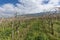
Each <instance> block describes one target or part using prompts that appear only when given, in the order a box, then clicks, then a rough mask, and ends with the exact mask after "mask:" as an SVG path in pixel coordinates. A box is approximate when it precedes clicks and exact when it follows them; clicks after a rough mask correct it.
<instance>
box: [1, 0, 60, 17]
mask: <svg viewBox="0 0 60 40" xmlns="http://www.w3.org/2000/svg"><path fill="white" fill-rule="evenodd" d="M55 7H60V0H0V16H12V15H13V14H14V13H16V12H18V14H28V13H30V14H31V13H40V12H43V11H51V10H53V11H54V9H55Z"/></svg>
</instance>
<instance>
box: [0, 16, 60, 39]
mask: <svg viewBox="0 0 60 40" xmlns="http://www.w3.org/2000/svg"><path fill="white" fill-rule="evenodd" d="M0 40H60V19H54V18H43V17H36V18H30V19H29V18H27V19H25V18H24V19H19V18H15V19H12V20H9V19H8V20H5V21H4V20H3V21H2V22H1V23H0Z"/></svg>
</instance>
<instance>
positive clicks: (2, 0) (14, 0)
mask: <svg viewBox="0 0 60 40" xmlns="http://www.w3.org/2000/svg"><path fill="white" fill-rule="evenodd" d="M7 3H11V4H14V5H15V4H16V3H18V0H0V6H1V5H3V4H7Z"/></svg>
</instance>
